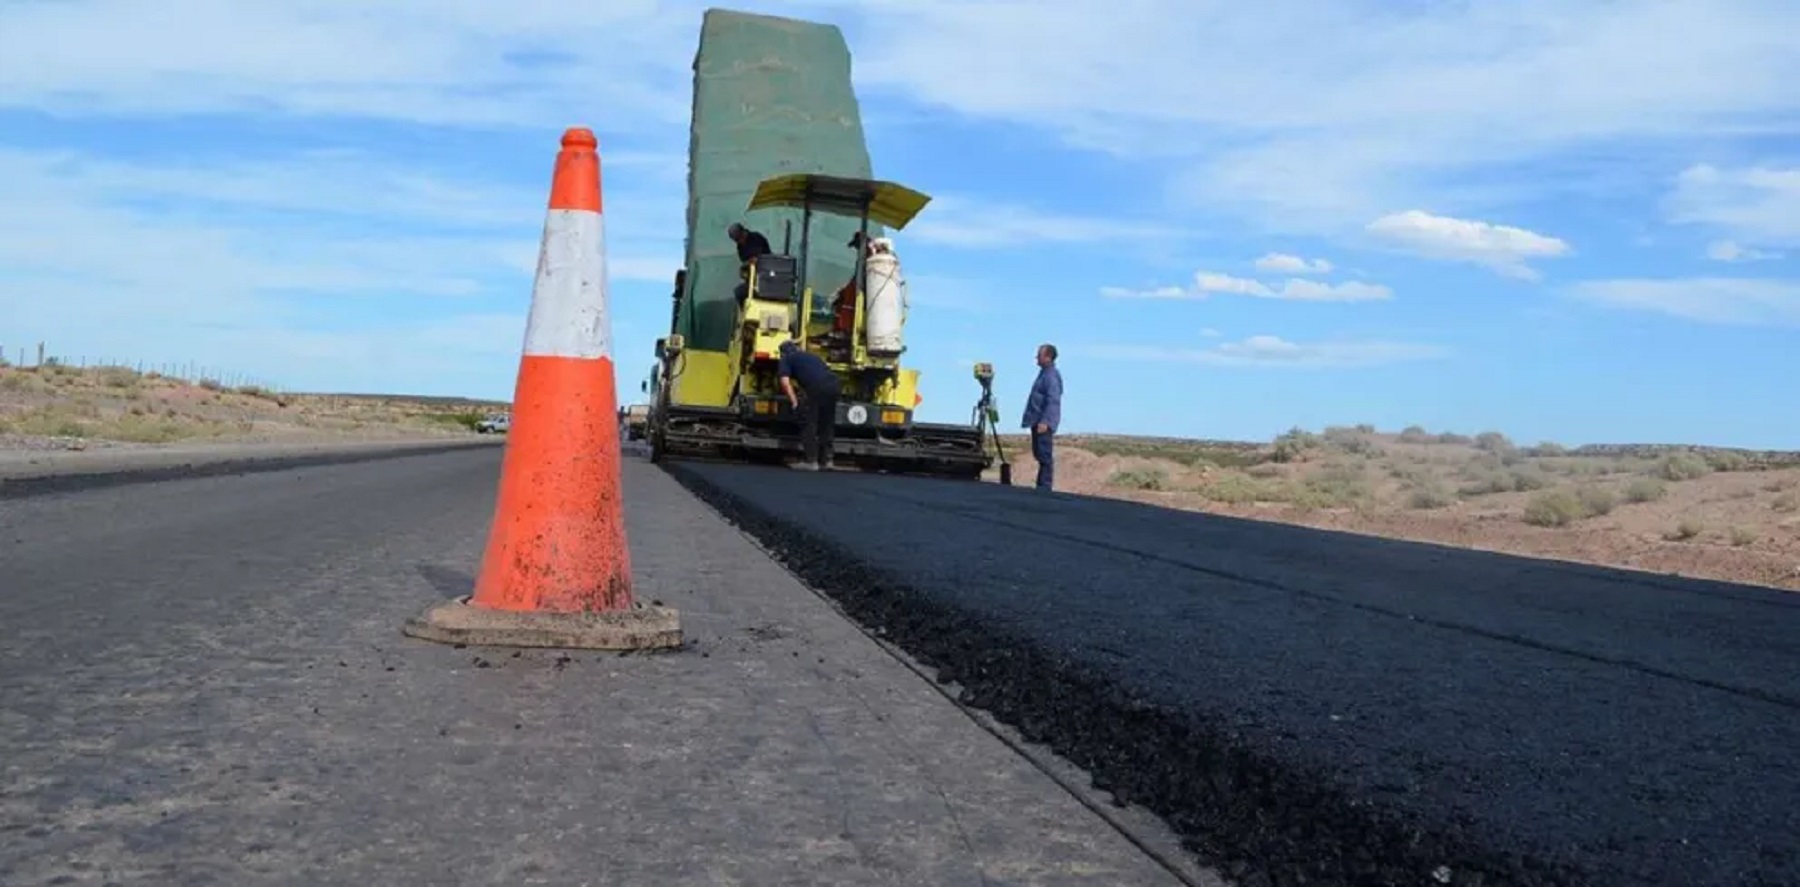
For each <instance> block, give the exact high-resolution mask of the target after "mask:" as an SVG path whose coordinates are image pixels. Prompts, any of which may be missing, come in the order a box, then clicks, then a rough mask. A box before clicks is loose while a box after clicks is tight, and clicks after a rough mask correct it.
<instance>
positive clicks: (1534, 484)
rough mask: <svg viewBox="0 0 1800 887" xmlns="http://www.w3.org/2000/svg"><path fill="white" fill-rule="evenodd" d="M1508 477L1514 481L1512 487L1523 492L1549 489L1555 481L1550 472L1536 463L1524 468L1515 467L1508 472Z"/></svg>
mask: <svg viewBox="0 0 1800 887" xmlns="http://www.w3.org/2000/svg"><path fill="white" fill-rule="evenodd" d="M1506 477H1507V480H1508V481H1510V482H1511V483H1512V488H1513V489H1514V490H1517V491H1518V492H1521V493H1530V492H1535V491H1537V490H1544V489H1548V488H1549V487H1550V486H1551V485H1552V484H1553V483H1555V481H1554V480H1553V479H1552V478H1551V477H1550V475H1549V473H1548V472H1545V471H1544V470H1543V469H1541V468H1538V467H1537V466H1535V465H1530V466H1526V467H1524V468H1515V469H1513V470H1512V471H1510V472H1508V473H1507V475H1506Z"/></svg>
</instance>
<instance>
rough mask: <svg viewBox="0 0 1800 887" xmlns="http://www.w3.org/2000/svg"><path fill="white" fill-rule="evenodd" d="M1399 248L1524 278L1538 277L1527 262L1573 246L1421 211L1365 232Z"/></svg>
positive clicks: (1384, 219) (1395, 215)
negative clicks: (1470, 263) (1469, 263)
mask: <svg viewBox="0 0 1800 887" xmlns="http://www.w3.org/2000/svg"><path fill="white" fill-rule="evenodd" d="M1366 230H1367V231H1368V233H1369V234H1371V235H1373V236H1374V237H1375V238H1377V239H1378V240H1380V241H1383V242H1385V243H1387V244H1389V245H1391V246H1393V247H1395V248H1397V249H1400V250H1403V251H1406V252H1409V253H1412V254H1414V255H1417V256H1423V257H1426V258H1432V259H1445V260H1449V261H1459V262H1472V263H1474V264H1477V265H1481V266H1483V267H1486V268H1488V269H1490V270H1492V271H1494V272H1496V273H1499V274H1502V275H1505V276H1507V277H1513V278H1518V279H1521V280H1537V279H1538V278H1539V274H1538V272H1537V271H1536V270H1534V269H1532V268H1531V267H1530V266H1529V265H1527V264H1525V263H1526V260H1528V259H1540V258H1555V257H1557V256H1563V255H1567V254H1568V253H1569V245H1568V244H1567V243H1565V242H1563V241H1561V240H1559V239H1557V238H1555V237H1550V236H1547V235H1543V234H1539V233H1537V232H1535V231H1527V230H1525V229H1524V228H1515V227H1513V226H1511V225H1496V224H1493V223H1491V222H1480V221H1471V220H1468V219H1454V218H1449V217H1447V216H1437V215H1432V214H1431V213H1428V212H1425V211H1423V210H1417V209H1411V210H1407V211H1405V212H1399V213H1393V214H1390V215H1385V216H1382V217H1381V218H1379V219H1376V220H1375V221H1373V222H1370V223H1369V225H1368V228H1367V229H1366Z"/></svg>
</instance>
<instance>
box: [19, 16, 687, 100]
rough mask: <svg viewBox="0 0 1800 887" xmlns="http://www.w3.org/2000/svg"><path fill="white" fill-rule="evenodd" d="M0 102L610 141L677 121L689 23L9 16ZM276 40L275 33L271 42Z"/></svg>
mask: <svg viewBox="0 0 1800 887" xmlns="http://www.w3.org/2000/svg"><path fill="white" fill-rule="evenodd" d="M4 16H5V27H4V28H0V35H3V36H0V105H6V106H12V107H24V108H32V109H36V110H42V111H46V112H49V113H53V114H58V115H72V114H87V113H119V112H124V113H129V114H145V113H150V114H156V113H226V114H229V113H257V114H263V113H270V112H274V113H281V114H292V115H299V116H318V115H354V116H366V117H373V118H380V119H386V120H397V121H405V122H408V123H444V124H459V125H460V124H475V125H503V126H523V127H534V128H544V127H560V126H566V125H569V124H570V123H571V122H580V121H582V120H591V121H602V120H603V121H605V125H606V126H607V128H608V129H609V130H612V131H618V130H619V129H621V128H624V127H642V128H645V129H654V128H657V127H664V126H679V125H681V124H683V123H684V122H685V120H686V118H687V115H688V113H689V111H688V108H689V105H688V103H687V102H686V100H685V95H684V92H685V84H684V83H683V82H682V80H683V78H682V76H681V75H682V70H683V68H684V67H685V62H683V61H680V57H681V56H682V55H683V54H685V55H687V56H688V57H690V58H691V56H692V53H693V47H694V44H695V41H696V40H697V39H698V25H699V15H698V11H697V10H696V9H694V8H692V7H688V6H686V5H685V4H684V5H683V6H682V7H680V8H673V9H671V8H664V5H663V4H659V3H656V2H653V0H608V2H605V3H592V4H585V5H577V6H570V5H569V4H566V3H556V2H552V0H515V2H509V3H506V4H494V3H491V2H485V0H389V2H383V3H381V4H377V5H375V6H369V5H366V4H356V3H330V2H327V3H317V2H300V0H260V2H256V3H241V2H233V0H169V2H164V3H157V4H150V5H146V4H144V3H139V2H135V0H87V2H68V3H14V4H8V5H7V6H6V11H5V14H4ZM274 35H280V37H279V39H277V38H276V37H275V36H274Z"/></svg>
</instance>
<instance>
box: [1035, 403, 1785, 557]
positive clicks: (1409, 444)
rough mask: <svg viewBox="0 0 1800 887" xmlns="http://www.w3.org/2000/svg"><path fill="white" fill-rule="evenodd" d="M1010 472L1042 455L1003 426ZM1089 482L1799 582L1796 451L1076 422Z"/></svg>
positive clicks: (1303, 520) (1145, 495) (1359, 524)
mask: <svg viewBox="0 0 1800 887" xmlns="http://www.w3.org/2000/svg"><path fill="white" fill-rule="evenodd" d="M1005 443H1006V445H1007V451H1008V453H1009V454H1011V455H1012V456H1013V458H1014V462H1015V466H1014V472H1015V475H1016V477H1018V478H1023V479H1024V482H1025V483H1029V481H1030V478H1031V476H1032V474H1033V472H1034V471H1035V467H1034V466H1033V465H1032V464H1031V461H1030V451H1029V447H1028V446H1027V445H1026V441H1025V439H1024V438H1023V437H1022V436H1009V437H1008V438H1007V439H1006V441H1005ZM1058 446H1059V453H1060V454H1061V455H1060V456H1059V458H1058V465H1057V486H1058V488H1059V489H1064V490H1068V491H1071V492H1079V493H1086V494H1089V495H1101V496H1112V497H1116V498H1124V499H1132V500H1137V501H1142V502H1148V503H1154V504H1157V505H1162V506H1167V507H1173V508H1180V509H1188V510H1203V511H1213V512H1219V513H1225V514H1233V515H1238V516H1244V517H1253V518H1258V519H1266V520H1278V521H1283V522H1288V523H1297V524H1304V525H1309V526H1320V527H1330V528H1333V529H1341V530H1350V531H1353V532H1364V533H1370V534H1375V535H1382V536H1391V537H1398V538H1408V539H1417V540H1420V541H1429V542H1440V543H1445V544H1452V545H1460V546H1465V547H1472V548H1480V549H1486V550H1492V551H1506V552H1512V553H1517V554H1525V555H1535V556H1540V557H1552V558H1559V559H1566V560H1577V561H1584V562H1588V563H1598V564H1608V565H1615V566H1627V567H1635V568H1639V569H1647V570H1656V571H1661V572H1669V573H1680V574H1683V575H1695V576H1708V577H1712V578H1719V579H1726V580H1733V581H1743V582H1754V583H1759V584H1765V585H1773V586H1778V587H1785V588H1794V589H1800V454H1796V453H1777V452H1747V451H1736V450H1726V449H1717V448H1706V447H1683V446H1641V445H1625V446H1590V447H1573V448H1571V447H1565V446H1561V445H1558V444H1556V443H1554V442H1544V443H1538V444H1534V445H1529V446H1525V445H1520V444H1517V443H1515V442H1514V441H1512V440H1511V439H1509V438H1508V437H1507V436H1506V435H1504V434H1502V433H1499V432H1496V431H1483V432H1481V433H1478V434H1473V435H1462V434H1454V433H1434V432H1431V431H1428V430H1426V429H1424V428H1420V427H1417V426H1415V427H1412V428H1407V429H1404V430H1402V431H1399V432H1385V433H1384V432H1381V431H1378V430H1376V429H1375V428H1373V427H1371V426H1367V425H1363V426H1355V427H1350V426H1340V427H1333V428H1326V429H1323V430H1321V431H1316V432H1315V431H1307V430H1304V429H1297V428H1296V429H1292V430H1290V431H1288V432H1286V433H1284V434H1282V435H1280V436H1278V437H1276V438H1275V439H1273V440H1271V441H1268V442H1264V443H1254V442H1237V441H1218V440H1205V441H1187V440H1178V439H1170V438H1131V437H1116V436H1102V435H1070V436H1068V437H1065V438H1063V439H1061V440H1060V441H1059V442H1058Z"/></svg>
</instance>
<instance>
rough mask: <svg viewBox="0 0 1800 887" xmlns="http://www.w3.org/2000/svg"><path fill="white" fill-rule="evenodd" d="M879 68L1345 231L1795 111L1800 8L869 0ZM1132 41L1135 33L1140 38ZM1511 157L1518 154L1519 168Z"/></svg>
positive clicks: (1547, 181) (955, 105)
mask: <svg viewBox="0 0 1800 887" xmlns="http://www.w3.org/2000/svg"><path fill="white" fill-rule="evenodd" d="M837 5H838V7H839V8H846V9H848V8H852V7H854V8H857V9H868V10H870V15H871V18H872V19H873V21H872V22H871V24H872V25H874V26H875V28H872V29H870V30H867V31H864V32H862V33H866V34H868V37H867V38H866V39H863V40H861V41H860V42H859V43H858V44H857V51H858V56H857V70H858V72H859V77H860V78H861V79H862V80H863V82H866V83H870V84H881V85H885V86H888V87H891V88H895V89H899V90H904V91H906V92H908V93H912V94H915V95H918V96H921V97H923V98H924V99H926V100H927V101H929V102H932V103H934V104H936V105H938V106H941V107H943V108H945V109H947V110H950V111H954V112H961V113H965V114H971V115H977V116H982V117H988V118H1000V119H1005V120H1012V121H1017V122H1022V123H1026V124H1030V125H1035V126H1041V127H1045V128H1048V129H1050V130H1051V131H1054V132H1056V133H1059V134H1060V135H1062V136H1063V137H1064V138H1065V139H1067V140H1068V141H1070V142H1072V143H1076V144H1082V145H1087V146H1091V147H1094V148H1097V149H1100V150H1105V151H1108V152H1112V153H1115V154H1117V155H1120V156H1123V157H1130V158H1136V159H1154V160H1165V161H1166V160H1172V159H1173V160H1180V161H1182V163H1183V168H1184V169H1185V173H1183V174H1182V175H1180V176H1179V180H1180V183H1181V185H1182V186H1183V191H1184V192H1185V193H1186V194H1187V196H1189V197H1191V198H1193V199H1195V200H1196V201H1198V202H1199V204H1200V205H1202V206H1205V207H1213V208H1219V207H1227V208H1231V209H1238V210H1245V211H1249V212H1251V213H1253V214H1255V216H1256V217H1257V218H1258V220H1259V221H1262V222H1263V223H1265V224H1266V225H1268V226H1269V227H1271V228H1274V229H1285V230H1313V229H1332V228H1334V227H1335V228H1337V229H1339V230H1346V229H1349V228H1353V227H1354V226H1357V225H1360V223H1362V222H1364V221H1366V220H1367V219H1369V218H1371V217H1373V216H1375V215H1377V214H1378V213H1380V212H1381V211H1383V208H1384V207H1390V206H1395V205H1401V206H1404V205H1409V204H1410V205H1418V204H1421V203H1423V202H1425V201H1427V200H1429V201H1432V203H1433V204H1434V205H1437V206H1445V207H1451V208H1453V209H1454V210H1455V211H1457V212H1468V213H1474V212H1478V211H1483V210H1486V209H1491V207H1486V206H1477V205H1475V204H1485V203H1488V202H1490V201H1495V200H1500V199H1507V198H1511V197H1513V196H1515V195H1517V194H1519V193H1521V192H1524V193H1529V192H1531V191H1533V190H1536V189H1543V188H1553V187H1558V186H1561V185H1566V184H1567V183H1568V181H1569V180H1571V179H1574V180H1577V181H1578V180H1579V178H1580V174H1578V173H1573V172H1567V171H1565V172H1563V176H1564V180H1563V181H1561V182H1559V181H1558V171H1557V170H1555V169H1548V170H1539V171H1536V172H1533V173H1531V174H1528V175H1509V176H1508V177H1507V181H1508V186H1507V188H1505V189H1504V190H1503V191H1501V192H1496V193H1495V194H1491V195H1489V196H1486V197H1481V198H1479V199H1477V197H1475V196H1469V198H1468V199H1469V201H1470V204H1468V205H1458V204H1455V203H1453V202H1450V201H1449V200H1448V198H1447V195H1446V194H1445V191H1444V185H1445V183H1446V182H1447V181H1449V180H1450V177H1452V176H1455V175H1457V174H1460V173H1463V172H1467V171H1474V170H1482V169H1495V170H1501V169H1507V168H1508V167H1512V166H1513V165H1515V164H1519V163H1528V162H1534V161H1539V160H1542V159H1545V158H1548V157H1554V156H1556V155H1558V154H1560V153H1563V152H1570V151H1574V150H1580V149H1589V148H1596V147H1597V148H1602V149H1607V148H1612V147H1614V146H1621V147H1630V148H1637V149H1638V150H1636V151H1633V152H1632V153H1631V154H1627V155H1624V156H1623V157H1622V158H1621V159H1623V160H1624V161H1625V162H1627V163H1630V162H1633V160H1634V158H1635V157H1637V156H1644V155H1645V153H1646V152H1644V151H1642V150H1641V145H1642V143H1643V142H1646V141H1652V142H1653V141H1659V140H1660V141H1664V142H1685V141H1688V140H1705V139H1709V138H1717V137H1727V138H1729V137H1733V136H1736V135H1738V134H1740V133H1742V132H1743V131H1744V130H1745V128H1746V127H1762V128H1766V129H1779V127H1780V124H1779V123H1776V122H1772V121H1781V120H1784V119H1785V120H1790V121H1791V120H1792V119H1793V117H1792V114H1793V112H1794V111H1795V110H1800V93H1796V92H1795V91H1794V90H1793V89H1792V88H1791V86H1790V84H1792V83H1793V82H1794V81H1795V80H1796V79H1800V53H1795V52H1793V51H1792V49H1791V48H1790V47H1789V46H1788V43H1787V42H1785V41H1782V40H1779V39H1774V38H1773V37H1772V36H1771V35H1777V34H1791V33H1795V32H1800V6H1796V5H1793V4H1787V3H1774V2H1756V0H1741V2H1734V0H1709V2H1688V0H1657V2H1646V3H1630V4H1618V3H1587V4H1570V3H1563V2H1553V0H1525V2H1517V3H1505V4H1488V3H1437V4H1421V3H1393V2H1391V0H1272V2H1265V3H1257V4H1229V3H1201V2H1194V0H1109V2H1104V3H1101V2H1070V3H1060V4H1054V5H1045V4H1040V3H1026V2H1022V0H1019V2H988V3H980V4H975V3H968V2H966V0H858V2H856V3H855V4H851V3H848V2H845V3H840V4H837ZM1121 46H1128V47H1130V51H1129V52H1124V53H1121V52H1120V51H1119V49H1118V47H1121ZM1508 171H1509V172H1510V170H1508Z"/></svg>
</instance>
